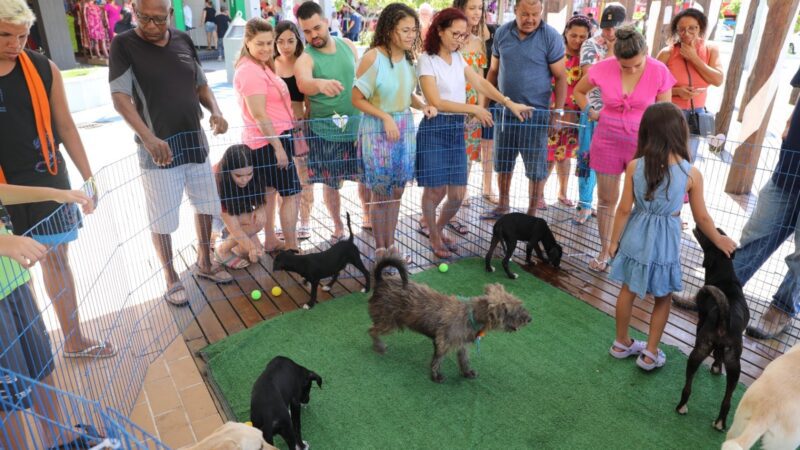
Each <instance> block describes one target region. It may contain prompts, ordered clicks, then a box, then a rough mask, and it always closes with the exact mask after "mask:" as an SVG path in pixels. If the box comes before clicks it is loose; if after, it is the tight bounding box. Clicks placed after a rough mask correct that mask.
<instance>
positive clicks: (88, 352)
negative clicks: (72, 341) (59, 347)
mask: <svg viewBox="0 0 800 450" xmlns="http://www.w3.org/2000/svg"><path fill="white" fill-rule="evenodd" d="M110 346H111V344H110V343H108V342H103V343H102V344H95V345H90V346H89V347H86V348H85V349H83V350H80V351H77V352H66V351H65V352H64V358H93V359H94V358H97V359H105V358H111V357H112V356H116V354H117V349H115V348H113V347H112V348H111V353H100V352H102V351H103V350H105V349H106V347H110Z"/></svg>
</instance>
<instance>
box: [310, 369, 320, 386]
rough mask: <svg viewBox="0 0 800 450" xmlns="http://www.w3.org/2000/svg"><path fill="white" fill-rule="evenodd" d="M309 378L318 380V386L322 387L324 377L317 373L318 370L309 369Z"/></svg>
mask: <svg viewBox="0 0 800 450" xmlns="http://www.w3.org/2000/svg"><path fill="white" fill-rule="evenodd" d="M308 379H309V380H311V381H316V382H317V387H319V388H320V389H322V377H321V376H319V375H317V372H314V371H313V370H309V371H308Z"/></svg>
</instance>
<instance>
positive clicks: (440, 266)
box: [439, 263, 450, 273]
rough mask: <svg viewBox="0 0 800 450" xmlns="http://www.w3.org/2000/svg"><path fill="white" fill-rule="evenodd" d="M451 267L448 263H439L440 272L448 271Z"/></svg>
mask: <svg viewBox="0 0 800 450" xmlns="http://www.w3.org/2000/svg"><path fill="white" fill-rule="evenodd" d="M449 268H450V266H448V265H447V263H441V264H439V272H442V273H445V272H447V269H449Z"/></svg>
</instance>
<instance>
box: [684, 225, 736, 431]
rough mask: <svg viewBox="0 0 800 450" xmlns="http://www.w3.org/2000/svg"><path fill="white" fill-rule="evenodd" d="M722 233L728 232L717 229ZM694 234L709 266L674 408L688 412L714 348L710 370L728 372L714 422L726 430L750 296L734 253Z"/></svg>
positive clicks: (706, 266)
mask: <svg viewBox="0 0 800 450" xmlns="http://www.w3.org/2000/svg"><path fill="white" fill-rule="evenodd" d="M717 231H719V232H720V233H722V234H723V235H725V233H724V232H723V231H722V230H720V229H717ZM694 236H695V237H696V238H697V242H699V243H700V247H702V248H703V267H704V268H705V269H706V276H705V285H704V286H703V288H702V289H700V291H699V292H698V293H697V297H696V299H697V308H698V321H697V333H696V337H695V342H694V350H692V353H691V354H690V355H689V361H688V362H687V363H686V384H684V386H683V392H682V393H681V401H680V403H678V406H677V407H676V408H675V410H676V411H678V413H680V414H686V413H687V412H688V411H689V408H688V407H687V406H686V403H687V402H688V401H689V396H690V395H691V394H692V380H693V379H694V374H695V372H697V369H698V368H699V367H700V364H702V363H703V360H705V359H706V358H707V357H708V356H709V355H710V354H711V353H712V352H713V353H714V363H713V364H712V365H711V373H713V374H715V375H719V374H721V373H722V364H723V363H724V364H725V371H726V372H727V374H728V379H727V380H726V381H727V383H726V385H725V397H724V398H723V399H722V406H721V407H720V410H719V416H718V417H717V420H715V421H714V423H713V426H714V428H716V429H717V430H720V431H722V430H724V429H725V427H726V421H727V418H728V411H729V410H730V408H731V394H733V390H734V389H735V388H736V383H738V382H739V375H740V373H741V363H740V358H741V356H742V333H744V329H745V327H746V326H747V322H748V321H749V320H750V311H749V309H748V308H747V300H746V299H745V297H744V292H742V283H740V282H739V279H738V278H737V277H736V273H734V271H733V255H731V257H730V258H728V257H727V256H725V254H724V253H722V250H720V249H718V248H717V247H716V246H715V245H714V244H713V243H712V242H711V240H710V239H709V238H708V237H706V235H704V234H703V233H702V232H701V231H700V230H698V229H697V228H695V230H694Z"/></svg>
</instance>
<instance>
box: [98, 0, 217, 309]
mask: <svg viewBox="0 0 800 450" xmlns="http://www.w3.org/2000/svg"><path fill="white" fill-rule="evenodd" d="M137 4H138V8H137V9H136V16H137V17H138V19H139V26H138V27H137V28H135V29H133V30H130V31H126V32H125V33H122V34H119V35H117V36H116V37H115V38H114V40H113V41H112V42H111V51H112V53H111V60H110V61H109V64H108V65H109V74H108V76H109V84H110V86H111V96H112V99H113V101H114V108H115V109H116V110H117V112H119V113H120V115H121V116H122V117H123V118H124V119H125V121H126V122H127V123H128V125H129V126H130V127H131V128H132V129H133V132H134V133H135V134H136V136H135V141H136V143H137V145H138V154H139V164H140V166H141V168H142V184H143V185H144V189H145V197H146V201H147V214H148V218H149V222H150V231H151V232H152V238H153V244H154V245H155V248H156V253H158V257H159V259H160V260H161V263H162V265H163V267H164V276H165V278H166V282H167V290H166V293H165V294H164V299H165V300H166V301H168V302H169V303H171V304H173V305H176V306H180V305H185V304H187V303H188V297H187V295H186V290H185V289H184V287H183V285H182V284H181V280H180V278H179V277H178V274H177V272H175V268H174V267H173V264H172V258H173V255H172V239H171V236H170V235H171V233H172V232H174V231H175V230H177V229H178V225H179V217H180V214H179V212H180V211H179V209H180V204H181V199H182V197H183V192H184V190H185V191H186V194H187V196H188V197H189V202H190V203H191V204H192V206H194V208H195V211H196V214H195V222H196V227H195V229H196V230H197V240H198V243H199V245H198V252H197V266H196V267H195V273H196V274H197V275H198V276H200V277H203V278H207V279H209V280H212V281H214V282H217V283H227V282H230V281H232V280H233V277H232V276H231V274H229V273H228V272H226V271H225V270H224V269H223V268H222V267H221V266H219V265H218V264H214V263H212V261H211V249H210V234H211V218H212V216H214V215H218V214H220V201H219V195H218V194H217V188H216V184H215V183H214V178H213V176H212V173H211V166H210V164H209V162H208V142H207V140H206V136H205V133H204V132H203V128H202V125H201V124H200V118H201V114H202V110H201V108H200V105H203V106H204V107H205V108H206V109H207V110H208V112H209V113H210V114H211V115H210V122H209V124H210V126H211V129H212V130H213V131H214V134H217V133H225V132H226V131H227V129H228V123H227V122H226V121H225V119H224V118H223V117H222V112H221V111H220V109H219V107H218V106H217V101H216V99H215V98H214V94H213V93H212V92H211V88H209V87H208V82H207V81H206V77H205V75H204V74H203V68H202V67H201V66H200V60H199V59H198V57H197V52H196V51H195V49H194V44H193V43H192V40H191V38H189V35H188V34H186V33H184V32H181V31H178V30H175V29H171V28H169V23H170V19H171V18H172V6H171V2H170V0H139V1H137Z"/></svg>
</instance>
